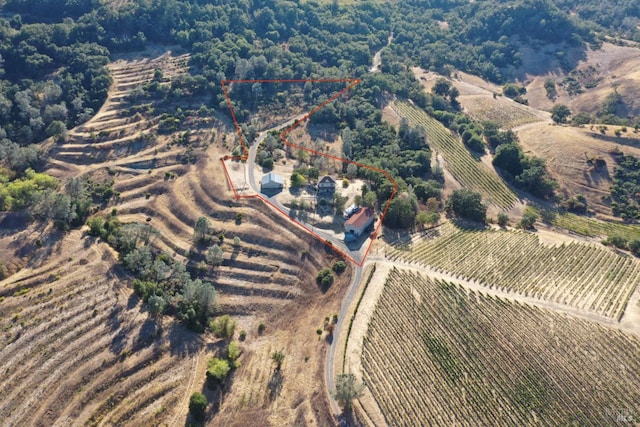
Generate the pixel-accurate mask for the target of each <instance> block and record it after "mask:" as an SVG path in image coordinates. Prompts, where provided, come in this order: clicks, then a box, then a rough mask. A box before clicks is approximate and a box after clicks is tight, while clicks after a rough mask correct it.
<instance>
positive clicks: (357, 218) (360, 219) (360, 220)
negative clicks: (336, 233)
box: [344, 208, 373, 228]
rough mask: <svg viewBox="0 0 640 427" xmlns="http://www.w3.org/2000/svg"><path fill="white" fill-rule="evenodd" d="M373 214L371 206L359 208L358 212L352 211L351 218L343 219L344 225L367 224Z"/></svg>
mask: <svg viewBox="0 0 640 427" xmlns="http://www.w3.org/2000/svg"><path fill="white" fill-rule="evenodd" d="M372 216H373V209H371V208H360V209H359V210H358V212H356V213H354V214H353V216H352V217H351V218H349V219H348V220H346V221H345V223H344V225H345V226H347V225H352V226H354V227H356V228H360V227H362V226H363V225H365V224H367V223H368V222H369V221H370V220H371V217H372Z"/></svg>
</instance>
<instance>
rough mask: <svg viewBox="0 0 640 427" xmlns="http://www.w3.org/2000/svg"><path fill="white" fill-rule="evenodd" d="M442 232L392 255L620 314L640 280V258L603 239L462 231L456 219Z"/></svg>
mask: <svg viewBox="0 0 640 427" xmlns="http://www.w3.org/2000/svg"><path fill="white" fill-rule="evenodd" d="M441 233H442V235H441V236H440V237H438V238H435V239H425V240H422V241H420V242H417V243H416V244H414V245H413V247H412V248H411V249H410V250H407V248H397V249H392V250H390V252H389V254H390V257H391V259H395V258H398V257H401V258H404V259H406V260H408V261H411V262H416V263H419V264H424V265H430V266H432V267H435V268H437V269H441V270H443V271H446V272H449V273H453V274H456V275H458V276H459V277H461V278H465V279H468V280H474V281H477V282H479V283H480V284H482V285H485V286H488V287H489V288H494V287H495V288H497V289H500V290H503V291H507V292H515V293H518V294H520V295H524V296H525V297H532V298H537V299H542V300H547V301H552V302H555V303H558V304H563V305H567V306H571V307H575V308H578V309H582V310H586V311H590V312H593V313H597V314H599V315H603V316H607V317H610V318H615V319H620V317H621V316H622V314H623V313H624V310H625V307H626V304H627V302H628V300H629V298H630V296H631V294H632V293H633V291H634V290H635V288H636V285H637V283H638V281H639V280H640V264H638V263H637V262H636V261H635V260H633V259H631V258H629V257H624V256H621V255H618V254H617V253H615V252H613V251H611V250H609V249H607V248H604V247H602V246H599V245H587V244H582V243H576V242H571V243H569V244H562V245H554V246H549V245H545V244H541V243H540V241H539V240H538V237H537V236H536V235H534V234H530V233H525V232H513V231H502V230H500V231H498V230H485V231H463V230H458V229H456V228H455V227H454V226H453V225H451V224H446V225H444V226H443V227H441Z"/></svg>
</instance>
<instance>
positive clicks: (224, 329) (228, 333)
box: [209, 314, 236, 340]
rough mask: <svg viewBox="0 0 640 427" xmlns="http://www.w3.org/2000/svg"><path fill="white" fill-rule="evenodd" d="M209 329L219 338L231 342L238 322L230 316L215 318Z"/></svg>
mask: <svg viewBox="0 0 640 427" xmlns="http://www.w3.org/2000/svg"><path fill="white" fill-rule="evenodd" d="M209 328H210V329H211V331H212V332H213V333H214V335H215V336H217V337H218V338H224V339H226V340H230V339H231V338H233V333H234V332H235V330H236V322H235V321H234V320H231V318H230V317H229V315H228V314H225V315H224V316H220V317H217V318H215V319H214V320H212V321H210V322H209Z"/></svg>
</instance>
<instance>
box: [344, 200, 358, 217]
mask: <svg viewBox="0 0 640 427" xmlns="http://www.w3.org/2000/svg"><path fill="white" fill-rule="evenodd" d="M359 208H360V206H358V205H356V204H355V203H354V204H353V205H351V206H349V207H348V208H347V209H345V210H344V213H343V214H342V217H343V218H344V219H349V218H351V215H353V214H354V213H356V212H358V209H359Z"/></svg>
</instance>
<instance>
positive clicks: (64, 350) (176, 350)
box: [0, 53, 349, 425]
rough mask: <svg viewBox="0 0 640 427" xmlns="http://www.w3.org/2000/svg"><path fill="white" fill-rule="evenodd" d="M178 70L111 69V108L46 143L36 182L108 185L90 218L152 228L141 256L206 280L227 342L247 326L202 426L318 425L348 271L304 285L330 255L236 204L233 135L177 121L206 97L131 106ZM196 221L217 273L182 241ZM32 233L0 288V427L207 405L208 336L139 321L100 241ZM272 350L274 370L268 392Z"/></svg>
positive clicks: (165, 421) (161, 418)
mask: <svg viewBox="0 0 640 427" xmlns="http://www.w3.org/2000/svg"><path fill="white" fill-rule="evenodd" d="M187 62H188V57H186V56H174V55H172V54H171V53H166V54H162V55H159V56H156V57H153V58H144V59H133V60H120V61H116V62H114V63H113V64H111V65H110V69H111V71H112V77H113V80H114V82H113V87H112V90H111V91H110V96H109V99H108V100H107V102H106V103H105V105H104V107H103V108H102V109H101V110H100V112H99V113H98V114H97V115H96V116H95V117H94V118H93V119H91V120H90V121H89V122H87V123H85V124H84V125H82V126H80V127H78V128H76V129H73V130H71V131H70V132H69V135H68V138H67V140H66V141H62V142H57V143H52V145H51V147H50V152H51V154H52V160H51V161H50V163H49V165H48V170H47V171H48V172H49V173H51V174H52V175H55V176H57V177H59V178H60V179H61V180H62V181H63V182H64V180H66V179H67V178H69V177H75V176H90V177H92V179H94V180H98V181H101V180H109V181H110V180H113V187H114V189H115V191H116V196H115V197H114V198H112V200H111V201H110V203H109V204H108V206H106V207H105V209H104V211H103V212H96V213H97V214H102V215H104V214H106V213H110V212H112V210H113V209H115V210H116V211H117V216H118V219H119V220H120V221H121V222H125V223H126V222H137V223H142V224H150V225H151V226H152V227H153V228H154V229H155V230H156V231H157V232H158V235H157V237H155V240H154V241H153V246H154V247H156V248H157V249H158V250H164V251H166V252H167V253H168V254H169V255H170V256H172V257H173V258H174V259H175V260H177V261H179V262H184V263H185V264H186V265H187V266H188V268H189V270H190V271H191V272H192V275H194V276H197V277H200V278H203V279H205V280H208V281H211V282H212V283H213V284H214V286H215V287H216V289H217V291H218V304H219V311H220V313H223V314H230V315H231V316H232V319H233V320H235V321H236V322H237V329H236V335H237V333H238V331H240V330H245V331H246V340H245V341H243V342H241V343H240V346H241V349H242V352H243V354H242V356H241V358H240V365H241V368H240V369H239V370H238V371H237V372H236V373H235V374H234V375H233V385H230V386H229V387H227V388H226V389H225V391H224V394H223V395H224V399H223V400H218V401H216V402H215V403H214V404H211V405H210V406H209V409H208V414H207V417H208V422H210V423H213V424H214V425H215V424H218V425H234V423H235V424H237V423H239V422H240V423H245V422H246V418H243V417H238V413H239V411H244V412H243V414H246V413H247V411H249V412H251V419H252V420H256V422H257V423H258V424H261V425H266V424H277V425H283V424H290V423H292V422H293V420H295V419H303V420H311V421H310V422H313V423H314V424H319V425H327V424H329V423H331V422H332V421H331V419H332V415H331V413H330V410H329V408H328V404H327V401H326V397H325V395H324V393H320V392H318V384H321V381H322V371H321V364H322V360H323V357H324V353H323V352H324V348H325V345H326V344H325V342H324V341H320V340H318V337H317V334H316V329H317V328H318V327H319V326H322V324H323V319H324V318H325V317H326V316H330V315H332V314H333V313H335V312H337V311H338V308H339V307H338V305H337V302H339V301H340V297H339V296H337V294H339V293H341V292H343V291H344V288H345V285H346V284H347V282H348V279H349V277H348V276H349V274H348V273H347V274H345V275H343V276H342V277H341V278H338V279H337V280H336V282H335V283H334V285H333V286H332V287H331V288H329V289H328V290H324V291H323V290H321V289H319V288H318V286H317V285H316V283H315V280H314V277H315V274H316V273H317V271H318V269H320V268H324V267H326V266H327V265H330V262H332V258H334V257H335V255H333V254H332V253H330V251H327V250H326V248H325V247H324V245H322V244H321V243H319V242H318V243H317V242H316V241H315V240H312V239H311V238H309V237H308V236H306V235H305V234H303V233H299V232H298V230H296V229H291V226H290V223H288V221H287V222H285V221H286V219H280V218H279V216H277V215H272V214H271V213H270V212H269V208H268V207H266V206H264V204H263V203H260V201H258V200H255V201H253V200H243V201H234V200H233V196H232V193H231V192H230V191H229V188H228V187H227V183H226V180H225V179H224V173H223V170H222V164H221V162H220V160H219V159H220V157H221V156H222V155H225V154H228V150H229V147H228V146H227V144H226V142H225V140H226V137H227V135H230V134H231V133H232V132H233V129H232V128H231V127H227V125H226V121H225V120H226V119H225V118H224V117H222V116H217V115H210V114H208V115H203V114H192V113H190V111H191V112H193V111H195V110H196V109H198V108H199V106H200V105H202V104H203V103H204V104H206V103H207V102H209V100H207V99H206V98H204V97H198V96H191V97H184V98H179V99H177V100H176V101H175V104H173V105H167V104H166V103H162V102H163V101H162V100H159V99H146V100H145V102H147V103H149V104H150V107H151V108H147V107H144V105H143V106H142V109H141V110H140V111H142V112H141V113H138V114H136V113H135V112H134V111H133V110H132V109H131V107H132V106H136V105H137V106H140V105H141V104H140V103H135V104H132V103H131V100H133V99H134V98H133V97H134V96H135V94H136V93H137V92H139V91H138V88H140V87H141V85H143V84H144V83H146V82H149V81H150V80H151V79H153V78H154V72H155V70H156V69H160V70H162V74H163V76H164V77H163V84H169V83H170V81H171V79H172V78H175V76H177V75H179V74H181V73H186V66H187ZM158 105H162V108H163V109H164V110H165V111H167V110H170V109H171V108H173V109H174V111H178V107H180V108H181V110H182V111H183V112H184V117H182V118H181V120H180V125H179V126H178V127H177V129H175V130H174V131H172V132H160V131H159V122H160V121H161V118H160V117H158V114H154V113H153V108H155V107H156V106H158ZM238 214H240V215H238ZM201 216H205V217H207V218H208V219H209V221H210V227H209V234H210V235H211V236H212V237H218V236H221V237H222V239H221V240H222V241H223V243H222V249H223V250H224V262H223V264H222V265H221V266H220V267H217V268H216V269H212V268H211V267H206V268H202V264H201V263H200V261H202V260H203V259H204V251H205V250H206V248H204V247H201V246H198V245H196V244H194V242H193V227H194V224H195V221H196V219H197V218H199V217H201ZM42 233H44V234H42V235H43V236H44V237H43V239H44V240H45V241H46V243H47V244H46V245H45V247H43V248H42V249H38V251H40V252H38V253H42V256H41V257H40V258H41V259H40V260H39V261H38V263H36V262H31V263H29V264H28V265H27V266H26V268H24V269H22V270H21V271H20V272H19V273H17V274H15V275H13V276H11V277H9V278H7V279H5V280H3V281H0V295H2V296H3V297H4V299H3V300H2V301H0V325H2V326H1V327H2V328H3V331H4V335H3V337H2V340H1V343H0V352H1V353H2V355H3V360H6V363H3V366H2V369H3V370H4V371H3V373H4V375H3V378H2V380H1V381H2V389H3V393H4V396H3V399H2V402H1V407H0V419H3V420H8V423H9V424H10V425H54V424H59V425H87V424H88V425H99V424H100V425H103V424H106V425H178V424H183V423H185V421H186V420H187V412H188V398H189V396H190V395H191V393H192V392H194V391H202V392H204V393H205V394H207V395H208V396H209V398H211V399H213V398H214V397H215V396H216V395H215V394H213V392H212V391H210V390H208V389H207V388H206V387H205V386H204V381H205V371H206V361H207V358H208V357H210V356H213V355H214V354H217V351H218V349H219V348H221V346H222V344H221V343H219V340H218V339H217V338H215V337H214V336H212V335H210V334H203V335H195V334H193V333H191V332H189V331H187V330H186V329H185V328H184V327H183V326H182V325H181V324H179V323H178V322H177V321H175V320H173V319H172V318H170V317H169V316H165V317H164V318H163V319H162V320H160V321H155V320H153V319H151V318H150V317H149V315H148V313H147V312H146V310H145V309H144V308H143V305H142V304H141V303H140V301H139V300H138V298H137V297H135V296H134V295H133V292H132V290H131V289H130V288H129V286H128V283H129V281H130V277H129V276H128V275H126V274H125V273H124V272H121V271H120V267H119V262H118V258H117V254H116V253H114V252H112V250H111V249H110V247H108V246H107V245H106V244H105V243H102V242H98V241H96V240H94V238H90V237H86V236H85V235H84V234H83V233H82V232H81V231H73V232H70V233H69V234H67V235H65V236H59V234H57V233H54V232H50V231H49V230H44V231H42ZM235 237H238V238H239V241H235V242H234V240H235V239H234V238H235ZM9 238H10V237H6V239H9ZM49 243H51V244H52V245H53V247H54V248H56V249H55V250H54V251H53V253H51V254H49V253H45V252H44V251H45V249H46V247H48V246H49ZM5 246H6V247H10V246H11V245H9V244H8V245H4V246H2V247H5ZM328 263H329V264H328ZM259 324H264V326H265V330H264V332H263V333H258V325H259ZM276 332H277V333H276ZM276 348H277V349H278V350H282V351H283V352H284V353H285V354H286V358H287V359H286V362H285V363H284V365H283V367H282V371H281V373H282V376H281V379H282V382H281V384H280V387H279V388H278V390H277V394H273V392H272V391H271V390H270V388H269V387H270V384H271V373H272V371H273V366H272V362H271V360H270V354H271V352H272V351H274V350H273V349H276ZM22 367H26V369H22ZM294 379H295V381H294ZM309 384H313V385H314V386H313V387H309V386H308V385H309ZM217 396H218V398H219V397H220V396H219V395H217ZM274 408H277V410H275V409H274ZM219 423H221V424H219ZM241 425H246V424H241Z"/></svg>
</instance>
